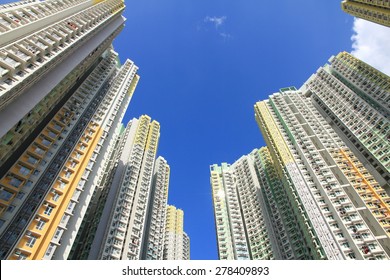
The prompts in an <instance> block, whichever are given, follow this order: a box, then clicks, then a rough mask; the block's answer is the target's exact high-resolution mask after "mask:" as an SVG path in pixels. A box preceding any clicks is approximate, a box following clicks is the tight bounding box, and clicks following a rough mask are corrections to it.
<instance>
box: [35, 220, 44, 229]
mask: <svg viewBox="0 0 390 280" xmlns="http://www.w3.org/2000/svg"><path fill="white" fill-rule="evenodd" d="M45 224H46V223H45V222H44V221H42V220H39V221H38V223H37V226H36V227H35V228H36V229H38V230H41V229H43V227H44V226H45Z"/></svg>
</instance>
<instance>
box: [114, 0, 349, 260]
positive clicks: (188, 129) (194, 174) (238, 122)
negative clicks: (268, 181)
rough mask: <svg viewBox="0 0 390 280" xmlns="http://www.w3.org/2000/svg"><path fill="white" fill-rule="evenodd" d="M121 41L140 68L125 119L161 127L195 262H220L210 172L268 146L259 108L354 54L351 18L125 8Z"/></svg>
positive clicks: (197, 5)
mask: <svg viewBox="0 0 390 280" xmlns="http://www.w3.org/2000/svg"><path fill="white" fill-rule="evenodd" d="M126 5H127V8H126V12H125V13H124V15H125V17H126V18H127V22H126V27H125V29H124V30H123V31H122V33H121V34H120V35H119V36H118V38H117V39H116V40H115V42H114V46H115V49H116V50H117V51H118V52H119V54H120V56H121V59H122V60H124V59H125V58H126V57H129V58H130V59H131V60H133V61H134V62H135V63H136V64H137V65H138V66H139V68H140V69H139V74H140V76H141V79H140V82H139V84H138V87H137V89H136V92H135V94H134V97H133V100H132V101H131V104H130V106H129V110H128V112H127V114H126V116H125V122H126V121H128V120H129V119H130V118H133V117H138V116H139V115H141V114H148V115H150V116H151V117H152V118H153V119H156V120H157V121H159V122H160V123H161V136H160V145H159V151H158V154H159V155H161V156H163V157H164V158H166V159H167V161H168V163H169V164H170V166H171V180H170V189H169V203H170V204H173V205H175V206H177V207H180V208H182V209H183V210H184V213H185V214H184V226H185V231H186V232H187V233H188V234H189V236H190V238H191V258H192V259H217V258H218V254H217V245H216V236H215V227H214V218H213V208H212V199H211V187H210V183H209V166H210V165H211V164H213V163H221V162H229V163H232V162H234V161H235V160H237V159H238V158H239V157H241V156H242V155H244V154H248V153H249V152H250V151H252V150H253V149H254V148H256V147H261V146H263V145H264V141H263V139H262V136H261V133H260V131H259V129H258V127H257V124H256V122H255V119H254V111H253V105H254V103H255V102H256V101H258V100H263V99H266V98H267V96H268V95H270V94H272V93H274V92H276V91H278V90H279V89H280V88H282V87H287V86H293V85H294V86H296V87H300V86H301V85H302V83H303V82H304V81H305V80H306V79H308V78H309V77H310V75H311V74H312V73H314V72H315V71H316V70H317V69H318V68H319V67H320V66H322V65H324V64H325V63H326V62H327V60H328V59H329V57H330V56H331V55H334V54H337V53H338V52H340V51H344V50H346V51H351V48H352V42H351V36H352V34H353V31H352V26H353V17H351V16H349V15H347V14H345V13H343V12H342V11H341V8H340V1H339V0H318V1H307V0H295V1H291V0H281V1H258V0H245V1H243V0H241V1H238V0H237V1H233V0H231V1H226V0H214V1H206V0H197V1H189V0H180V1H179V0H166V1H161V0H143V1H129V0H128V1H126Z"/></svg>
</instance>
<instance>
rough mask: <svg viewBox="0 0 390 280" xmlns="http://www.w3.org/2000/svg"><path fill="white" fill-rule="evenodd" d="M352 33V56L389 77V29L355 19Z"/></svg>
mask: <svg viewBox="0 0 390 280" xmlns="http://www.w3.org/2000/svg"><path fill="white" fill-rule="evenodd" d="M353 32H354V34H353V35H352V38H351V39H352V54H353V55H354V56H356V57H357V58H359V59H361V60H363V61H364V62H366V63H368V64H370V65H371V66H373V67H375V68H376V69H378V70H380V71H382V72H383V73H385V74H387V75H390V28H388V27H385V26H382V25H379V24H375V23H372V22H369V21H366V20H363V19H355V21H354V23H353Z"/></svg>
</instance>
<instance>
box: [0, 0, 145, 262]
mask: <svg viewBox="0 0 390 280" xmlns="http://www.w3.org/2000/svg"><path fill="white" fill-rule="evenodd" d="M123 9H124V3H123V1H120V0H119V1H118V0H107V1H82V0H81V1H78V0H75V1H72V0H70V1H61V0H56V1H21V2H16V3H11V4H5V5H1V6H0V11H1V13H0V30H1V35H0V38H1V40H0V49H1V55H0V118H1V119H2V123H1V125H0V185H1V190H0V247H1V248H0V258H1V259H66V258H67V257H68V255H69V253H70V250H71V248H72V244H73V242H74V240H75V238H76V235H77V232H78V229H79V228H80V224H81V222H82V220H83V218H84V215H85V213H86V210H87V206H88V204H89V202H90V201H91V198H92V195H93V193H94V192H95V189H96V186H97V185H98V184H99V181H100V180H101V179H102V178H100V177H101V176H100V172H101V171H102V170H103V169H102V167H103V166H105V165H106V164H107V161H108V157H107V155H108V154H109V150H110V149H112V146H113V145H114V143H115V142H116V141H117V140H116V139H117V136H118V133H119V126H120V123H121V121H122V118H123V116H124V113H125V111H126V109H127V106H128V104H129V102H130V100H131V97H132V95H133V92H134V90H135V87H136V85H137V82H138V79H139V77H138V75H137V70H138V67H137V66H135V65H134V63H133V62H131V61H130V60H127V61H126V62H125V63H124V64H123V65H120V64H119V58H118V54H117V53H115V52H114V51H113V50H112V47H111V43H112V40H113V39H114V38H115V36H116V35H117V34H118V33H119V32H120V31H121V29H122V28H123V24H124V18H123V17H122V16H121V13H122V11H123ZM65 61H66V63H65Z"/></svg>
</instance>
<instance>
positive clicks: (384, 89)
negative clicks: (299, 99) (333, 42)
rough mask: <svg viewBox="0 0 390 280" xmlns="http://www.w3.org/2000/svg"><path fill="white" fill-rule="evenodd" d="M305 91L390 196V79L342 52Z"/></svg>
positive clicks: (330, 61) (311, 80)
mask: <svg viewBox="0 0 390 280" xmlns="http://www.w3.org/2000/svg"><path fill="white" fill-rule="evenodd" d="M302 89H303V90H304V91H305V93H306V94H308V95H312V100H313V102H314V105H315V106H316V107H317V108H318V109H319V111H320V112H321V114H322V115H323V116H324V117H325V118H327V120H328V122H329V123H330V125H331V126H332V128H334V129H335V131H336V132H337V134H338V135H339V136H340V137H341V138H342V139H343V141H344V142H345V143H346V144H347V146H348V147H350V148H351V150H352V151H353V152H354V154H355V155H356V156H357V157H358V158H359V160H360V161H361V162H362V163H363V164H364V166H365V167H366V168H367V169H368V171H369V172H370V173H371V174H372V175H373V176H374V178H375V179H376V181H377V182H378V183H379V184H380V185H381V187H383V188H384V189H385V190H386V191H387V193H388V194H390V77H389V76H387V75H385V74H383V73H381V72H380V71H378V70H376V69H375V68H373V67H371V66H370V65H368V64H366V63H364V62H363V61H361V60H359V59H357V58H355V57H353V56H352V55H351V54H349V53H347V52H342V53H339V54H338V55H336V56H334V57H332V58H331V59H330V60H329V64H327V65H325V66H324V67H321V68H320V69H319V70H318V71H317V73H316V74H314V75H313V76H312V77H311V78H310V79H309V80H308V81H307V82H306V83H305V85H304V87H302Z"/></svg>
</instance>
